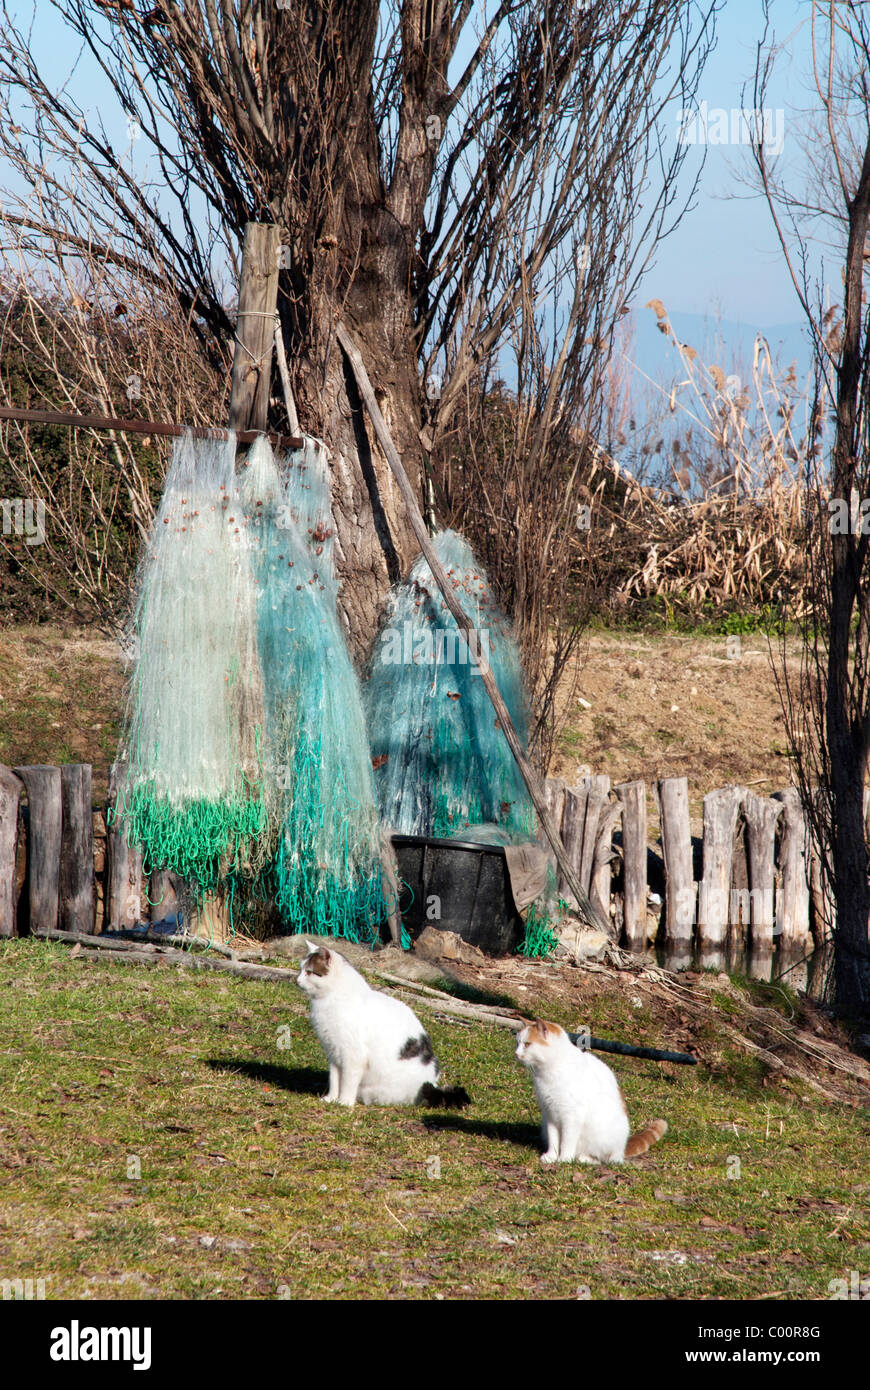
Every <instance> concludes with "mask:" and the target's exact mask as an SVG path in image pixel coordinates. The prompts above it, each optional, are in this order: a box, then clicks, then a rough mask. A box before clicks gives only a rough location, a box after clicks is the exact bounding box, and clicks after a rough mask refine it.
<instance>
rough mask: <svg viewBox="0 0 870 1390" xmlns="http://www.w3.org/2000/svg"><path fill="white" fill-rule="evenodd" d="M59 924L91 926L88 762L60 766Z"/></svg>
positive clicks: (91, 830)
mask: <svg viewBox="0 0 870 1390" xmlns="http://www.w3.org/2000/svg"><path fill="white" fill-rule="evenodd" d="M60 791H61V807H62V817H61V842H60V928H61V931H75V932H87V933H88V934H90V933H91V932H93V930H94V814H93V806H92V798H91V768H90V764H89V763H67V764H65V765H64V766H63V767H62V768H61V769H60Z"/></svg>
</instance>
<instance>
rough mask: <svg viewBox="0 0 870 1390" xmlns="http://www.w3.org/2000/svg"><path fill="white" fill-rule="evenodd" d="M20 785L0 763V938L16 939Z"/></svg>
mask: <svg viewBox="0 0 870 1390" xmlns="http://www.w3.org/2000/svg"><path fill="white" fill-rule="evenodd" d="M20 800H21V783H20V781H19V780H18V778H17V777H16V776H15V773H14V772H13V771H12V769H11V768H8V767H4V766H3V764H0V937H2V936H17V935H18V925H17V922H16V908H17V906H18V806H19V802H20Z"/></svg>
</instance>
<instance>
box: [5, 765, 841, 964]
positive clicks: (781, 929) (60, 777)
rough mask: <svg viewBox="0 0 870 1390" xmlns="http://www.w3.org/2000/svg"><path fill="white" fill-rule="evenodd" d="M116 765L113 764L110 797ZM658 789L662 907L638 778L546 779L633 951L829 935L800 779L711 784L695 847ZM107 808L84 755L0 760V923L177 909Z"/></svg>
mask: <svg viewBox="0 0 870 1390" xmlns="http://www.w3.org/2000/svg"><path fill="white" fill-rule="evenodd" d="M120 773H121V769H120V768H118V767H113V769H112V772H111V776H110V779H109V806H111V805H112V803H113V800H114V797H115V795H116V792H117V788H118V786H119V785H120V784H121V782H122V781H123V778H122V777H121V775H120ZM654 792H655V796H656V799H657V801H658V805H659V808H660V826H661V829H660V843H661V861H662V865H663V875H664V879H663V884H662V883H661V882H660V881H659V880H658V879H657V880H656V881H655V883H656V887H662V888H663V892H662V893H661V895H660V896H661V897H662V898H663V903H662V904H661V906H660V907H659V904H658V903H656V902H655V901H654V900H653V899H651V898H650V896H649V888H650V872H649V870H650V864H653V865H655V864H656V863H657V861H656V857H655V853H654V852H653V853H652V855H651V853H650V851H651V847H650V846H649V843H648V833H647V789H646V787H645V785H644V783H643V782H639V781H636V782H627V783H622V784H621V785H619V786H617V787H615V788H613V789H612V790H611V787H610V781H609V778H607V777H601V776H599V777H589V778H585V779H583V781H581V782H580V783H579V784H578V785H577V786H575V787H568V786H566V785H565V783H564V782H558V781H549V782H547V783H546V784H545V786H544V795H545V797H546V801H547V805H548V807H549V808H550V814H551V816H552V819H553V821H554V822H555V824H557V825H558V827H559V830H560V833H561V838H562V843H563V845H564V852H565V854H566V855H567V856H568V857H569V860H570V863H571V865H572V869H573V874H574V876H575V878H576V880H577V881H578V882H579V883H580V885H581V888H582V890H583V892H584V894H586V895H588V897H589V898H590V899H591V901H592V902H593V903H594V904H595V906H596V910H597V912H598V913H599V914H600V915H601V916H604V915H605V914H606V915H607V917H608V918H610V919H611V920H612V921H613V922H614V930H615V929H616V926H617V925H621V927H622V938H621V939H622V942H623V944H624V945H625V946H626V947H627V948H628V949H629V950H633V951H643V950H644V949H646V948H647V947H648V945H649V943H650V940H651V939H652V937H653V936H655V937H656V940H657V942H665V943H666V944H668V945H669V946H671V947H673V948H674V949H675V950H677V951H679V950H681V949H682V950H684V951H685V952H686V953H689V952H690V951H691V948H692V946H693V944H694V945H696V946H697V947H699V948H700V950H701V952H702V953H704V952H706V953H707V955H708V956H709V958H710V959H713V960H715V959H718V958H719V955H720V954H721V952H722V951H723V949H724V948H725V947H726V945H729V946H730V945H738V946H739V945H749V944H751V946H752V949H753V950H754V951H756V952H761V953H762V954H764V953H765V952H767V953H769V952H771V951H772V950H773V948H774V947H776V946H781V947H782V948H783V949H784V950H785V951H786V952H788V953H789V955H790V956H794V955H795V954H799V953H802V952H803V953H806V952H807V951H809V950H811V949H812V947H813V943H815V944H816V945H823V944H824V943H825V941H826V940H827V939H828V938H827V926H826V923H827V924H828V925H829V923H830V917H829V915H828V917H827V918H826V917H825V915H824V914H830V911H831V908H832V905H831V904H830V903H829V902H826V901H823V900H822V896H821V890H819V892H817V894H816V897H815V898H814V896H813V891H812V887H813V873H814V869H813V864H814V863H816V864H817V863H818V856H816V855H814V854H813V853H812V847H811V844H810V838H809V830H808V827H807V824H806V820H805V817H804V815H803V811H802V808H801V805H800V800H799V797H798V795H797V791H796V789H795V788H793V787H788V788H786V789H785V790H784V791H782V792H779V793H777V794H776V796H774V797H772V798H770V799H767V798H764V797H760V796H757V795H756V794H755V793H753V792H751V791H747V789H746V788H743V787H724V788H719V789H717V790H716V791H714V792H711V793H709V794H708V795H707V796H706V797H705V798H704V836H703V840H702V842H701V843H700V844H697V843H696V845H694V846H693V843H692V838H691V834H690V823H689V800H688V784H687V782H686V779H685V778H664V779H663V780H662V781H660V782H659V783H658V784H657V786H656V788H654ZM107 812H108V808H106V810H104V809H103V808H97V809H94V808H93V806H92V804H91V769H90V767H87V766H82V765H77V764H72V765H67V766H65V767H63V768H57V767H46V766H28V767H19V768H15V769H14V770H13V769H11V768H8V767H3V766H2V765H0V936H3V937H10V936H15V935H17V934H19V933H20V932H25V931H28V930H30V931H33V932H40V931H46V930H49V929H51V930H58V929H60V930H66V931H73V932H77V933H81V932H91V931H95V932H101V931H106V930H118V929H125V928H130V927H134V926H136V925H141V924H143V923H147V922H148V921H149V920H151V921H158V920H166V919H169V920H173V919H175V917H176V914H177V912H178V899H177V892H178V890H179V888H180V885H179V883H178V881H177V880H176V879H175V877H174V875H172V874H170V873H167V872H155V873H153V874H152V875H151V877H150V880H146V879H145V877H144V875H143V869H142V854H141V851H140V850H139V849H138V848H137V847H135V846H130V845H128V844H127V842H126V839H125V837H124V835H123V832H122V830H121V827H120V826H119V825H118V824H116V823H113V822H112V818H111V816H109V815H108V813H107ZM738 830H739V831H740V833H739V834H737V833H735V832H736V831H738ZM617 831H620V832H621V833H620V834H619V836H618V838H617V834H616V832H617ZM744 832H745V841H746V845H747V856H746V872H745V875H741V873H740V845H741V843H742V841H743V838H744ZM693 865H694V866H695V868H694V869H693ZM815 872H816V873H817V870H816V871H815ZM705 894H706V901H705ZM716 894H718V897H716V896H715V895H716ZM392 934H393V935H395V934H396V924H393V932H392ZM686 963H688V954H687V955H686Z"/></svg>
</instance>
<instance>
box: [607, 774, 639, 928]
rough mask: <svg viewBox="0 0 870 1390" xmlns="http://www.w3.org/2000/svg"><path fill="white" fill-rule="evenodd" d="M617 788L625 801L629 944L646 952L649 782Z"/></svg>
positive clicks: (625, 913)
mask: <svg viewBox="0 0 870 1390" xmlns="http://www.w3.org/2000/svg"><path fill="white" fill-rule="evenodd" d="M614 791H615V792H616V795H617V796H618V797H619V799H620V801H621V802H622V863H623V877H624V883H625V894H624V907H623V932H624V934H625V944H626V946H627V947H628V949H629V950H630V951H642V950H643V949H644V948H645V946H646V896H647V879H646V857H647V850H646V783H645V782H621V783H620V784H619V786H617V787H614Z"/></svg>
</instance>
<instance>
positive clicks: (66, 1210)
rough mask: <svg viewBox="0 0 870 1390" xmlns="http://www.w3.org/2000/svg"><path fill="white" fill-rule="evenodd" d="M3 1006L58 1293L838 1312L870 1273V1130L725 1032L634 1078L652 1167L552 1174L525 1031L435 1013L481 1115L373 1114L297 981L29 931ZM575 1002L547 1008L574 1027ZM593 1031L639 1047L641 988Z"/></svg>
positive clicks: (34, 1263) (655, 1035) (9, 1159)
mask: <svg viewBox="0 0 870 1390" xmlns="http://www.w3.org/2000/svg"><path fill="white" fill-rule="evenodd" d="M539 972H540V967H539ZM575 973H576V974H577V975H578V976H579V974H580V972H575ZM536 978H537V975H535V974H534V972H530V973H529V976H528V979H529V987H528V989H527V992H524V993H523V994H522V995H517V996H516V997H517V998H521V999H522V1007H523V1008H524V1009H525V1010H526V1011H528V1012H531V1011H532V1010H533V1009H534V1007H535V1000H534V983H533V982H534V980H535V979H536ZM580 993H581V997H582V988H581V990H580ZM0 1000H2V1004H0V1009H2V1018H3V1027H2V1034H0V1036H2V1043H0V1087H2V1088H0V1097H2V1099H0V1279H2V1278H10V1279H12V1278H31V1279H34V1280H36V1279H44V1280H45V1292H46V1297H47V1298H49V1299H52V1298H80V1297H92V1298H217V1299H232V1298H276V1297H287V1298H306V1297H330V1298H375V1297H394V1298H432V1297H436V1298H442V1297H443V1298H554V1297H556V1298H564V1297H568V1298H577V1297H578V1296H579V1297H591V1298H593V1299H596V1298H598V1299H602V1298H649V1299H653V1298H687V1297H693V1298H716V1297H719V1298H726V1299H741V1298H750V1299H754V1298H773V1297H778V1298H813V1299H826V1298H828V1297H829V1296H830V1293H829V1288H828V1285H829V1281H830V1280H832V1279H838V1278H844V1277H845V1278H847V1279H848V1277H849V1271H850V1270H857V1271H859V1273H860V1275H861V1277H862V1278H866V1277H867V1276H868V1275H870V1170H868V1164H867V1152H868V1139H870V1111H868V1109H866V1108H863V1109H862V1108H861V1107H860V1106H855V1105H847V1104H830V1103H828V1102H827V1101H825V1100H824V1099H823V1098H822V1097H821V1096H818V1095H817V1094H815V1093H812V1092H810V1091H808V1090H805V1089H804V1088H802V1087H801V1086H800V1084H799V1083H795V1082H794V1081H779V1080H777V1079H776V1078H774V1077H769V1076H768V1075H767V1074H766V1069H765V1067H764V1066H763V1064H762V1063H761V1062H760V1061H758V1060H757V1059H756V1058H753V1057H747V1055H746V1054H745V1053H741V1052H739V1051H737V1052H735V1053H733V1054H732V1053H730V1052H729V1051H728V1048H727V1043H726V1042H725V1041H724V1040H723V1039H724V1035H723V1037H721V1038H720V1037H718V1036H717V1035H716V1032H715V1028H711V1029H709V1030H708V1031H707V1033H706V1034H703V1033H701V1034H699V1035H698V1037H697V1044H698V1052H699V1055H700V1056H701V1057H702V1058H704V1059H705V1064H704V1065H701V1066H698V1067H697V1068H691V1069H690V1068H687V1067H675V1066H664V1065H660V1064H655V1063H650V1062H639V1061H630V1060H627V1059H616V1060H615V1066H614V1069H615V1070H616V1071H618V1073H619V1076H620V1079H621V1081H622V1084H623V1088H624V1090H625V1093H626V1097H627V1101H628V1107H629V1113H630V1115H631V1116H632V1120H633V1122H634V1127H635V1128H639V1127H640V1126H641V1125H642V1124H644V1123H646V1122H648V1121H649V1120H651V1119H653V1118H654V1117H656V1116H659V1115H661V1116H664V1117H665V1118H666V1119H667V1120H668V1123H669V1125H670V1132H669V1133H668V1135H667V1136H666V1137H665V1139H664V1140H663V1141H662V1142H661V1143H660V1144H658V1145H656V1146H655V1147H654V1148H653V1149H652V1150H651V1151H650V1153H649V1154H648V1155H646V1156H645V1157H644V1158H643V1159H641V1160H639V1161H637V1162H635V1163H630V1164H627V1165H625V1166H624V1167H621V1168H601V1169H593V1168H586V1167H583V1168H576V1169H575V1168H573V1167H571V1166H568V1165H564V1166H560V1167H559V1168H558V1170H556V1171H552V1170H543V1169H542V1168H541V1166H540V1163H539V1160H538V1152H539V1150H538V1142H537V1131H538V1115H537V1109H536V1105H535V1100H534V1095H533V1092H532V1087H531V1080H530V1078H529V1076H528V1074H527V1073H526V1072H525V1070H524V1069H523V1068H521V1067H520V1066H519V1064H518V1063H517V1062H516V1061H515V1059H514V1057H513V1039H512V1035H511V1034H510V1033H509V1032H507V1031H505V1030H500V1029H497V1028H490V1027H482V1026H478V1025H477V1024H474V1025H471V1026H465V1025H463V1024H461V1023H455V1024H450V1023H445V1022H441V1021H438V1020H433V1019H432V1018H431V1015H430V1014H429V1013H428V1012H427V1010H426V1009H425V1008H424V1007H423V1006H422V1005H421V1006H419V1008H418V1012H419V1015H420V1017H421V1018H422V1019H424V1020H425V1022H426V1025H427V1027H428V1028H429V1031H430V1033H431V1036H432V1038H433V1041H434V1043H435V1045H436V1049H437V1052H438V1054H439V1056H440V1058H441V1061H442V1064H443V1065H444V1067H445V1070H446V1072H447V1074H448V1077H449V1078H450V1080H451V1081H458V1082H461V1083H462V1084H463V1085H465V1086H466V1087H467V1089H468V1090H469V1091H470V1092H471V1094H472V1097H473V1100H474V1104H473V1106H472V1107H471V1109H469V1110H467V1111H464V1112H463V1113H462V1114H459V1115H456V1114H448V1113H443V1114H442V1113H435V1112H424V1111H419V1110H412V1109H403V1110H399V1109H392V1110H391V1109H386V1108H385V1109H363V1108H358V1109H354V1110H350V1111H348V1110H342V1109H339V1108H338V1107H335V1106H327V1105H326V1104H325V1103H324V1101H323V1099H322V1093H323V1092H324V1091H325V1089H326V1072H325V1064H324V1058H323V1055H322V1053H321V1051H320V1048H319V1045H318V1043H317V1040H316V1038H315V1036H314V1034H313V1032H312V1030H311V1028H310V1025H309V1022H308V1016H307V1003H306V1001H305V999H304V997H303V996H302V994H301V992H300V991H298V990H297V988H296V986H295V984H294V983H292V976H290V977H288V984H287V988H286V990H285V989H284V988H283V987H282V986H280V985H277V984H265V983H260V982H250V981H245V980H238V979H233V978H231V977H228V976H221V975H216V974H211V973H206V972H203V973H202V974H200V973H195V972H192V971H180V970H178V969H176V968H174V967H166V966H164V967H158V968H147V967H142V966H135V965H117V964H103V963H102V962H101V961H92V960H77V959H75V958H71V956H70V954H69V951H68V949H67V948H66V947H64V946H60V945H55V944H48V943H45V942H39V943H35V942H29V941H27V940H21V941H10V942H5V943H2V944H0ZM578 1007H579V1001H578V1000H577V997H576V992H575V998H574V1002H573V1004H569V1003H568V1002H565V1003H564V1004H562V1005H558V1004H556V1003H553V1002H548V1004H547V1007H546V1012H545V1016H548V1017H551V1018H555V1019H556V1020H557V1021H559V1022H562V1023H564V1024H567V1025H571V1026H574V1027H576V1026H577V1023H578V1013H577V1009H578ZM589 1021H590V1022H591V1023H592V1024H593V1025H594V1027H593V1031H595V1032H596V1033H598V1034H599V1035H605V1036H606V1035H607V1030H608V1029H610V1036H617V1037H620V1036H621V1037H626V1036H628V1034H627V1031H626V1029H627V1026H628V1024H629V1023H630V1022H631V1021H632V1020H627V1017H626V1002H625V995H624V993H621V992H619V991H617V990H616V989H615V988H614V989H613V990H609V989H608V988H605V987H603V986H602V988H601V989H600V990H599V992H598V994H597V995H596V998H595V1004H594V1013H593V1015H592V1016H591V1017H590V1020H589ZM642 1025H643V1026H642V1028H641V1029H640V1032H639V1034H638V1035H639V1036H642V1037H643V1039H644V1041H647V1042H651V1043H653V1045H655V1044H659V1045H661V1044H662V1043H666V1042H667V1029H666V1028H665V1027H664V1026H663V1025H662V1024H661V1021H660V1020H657V1019H656V1018H655V1016H649V1017H644V1018H643V1020H642ZM137 1174H138V1176H137Z"/></svg>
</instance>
